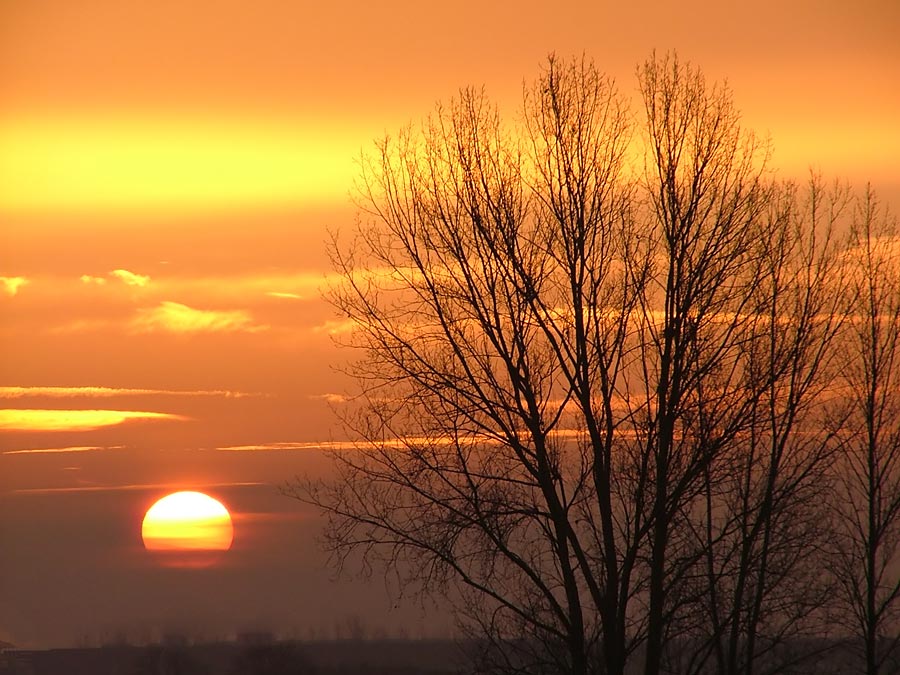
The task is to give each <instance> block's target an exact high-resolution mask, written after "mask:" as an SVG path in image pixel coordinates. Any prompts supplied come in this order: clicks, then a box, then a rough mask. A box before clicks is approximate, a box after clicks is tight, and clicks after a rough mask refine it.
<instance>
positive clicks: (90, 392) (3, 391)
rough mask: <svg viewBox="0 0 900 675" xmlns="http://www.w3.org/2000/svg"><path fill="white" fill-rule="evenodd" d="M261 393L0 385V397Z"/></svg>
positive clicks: (230, 395)
mask: <svg viewBox="0 0 900 675" xmlns="http://www.w3.org/2000/svg"><path fill="white" fill-rule="evenodd" d="M262 395H263V394H259V393H252V392H245V391H230V390H227V389H199V390H193V391H182V390H172V389H127V388H122V389H120V388H116V387H0V399H2V398H24V397H27V396H43V397H47V398H74V397H84V398H111V397H113V396H221V397H224V398H247V397H251V396H262Z"/></svg>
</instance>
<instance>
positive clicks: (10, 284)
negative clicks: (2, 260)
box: [0, 277, 29, 297]
mask: <svg viewBox="0 0 900 675" xmlns="http://www.w3.org/2000/svg"><path fill="white" fill-rule="evenodd" d="M27 283H29V282H28V279H26V278H25V277H0V286H2V287H3V292H4V293H6V294H7V295H8V296H10V297H12V296H14V295H16V294H17V293H18V292H19V289H20V288H22V286H24V285H25V284H27Z"/></svg>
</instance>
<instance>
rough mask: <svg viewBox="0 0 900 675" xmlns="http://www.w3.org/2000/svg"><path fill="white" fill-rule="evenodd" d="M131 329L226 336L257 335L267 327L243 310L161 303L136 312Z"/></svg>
mask: <svg viewBox="0 0 900 675" xmlns="http://www.w3.org/2000/svg"><path fill="white" fill-rule="evenodd" d="M131 328H132V330H134V331H135V332H140V333H145V332H167V333H222V332H225V333H228V332H235V331H245V332H257V331H261V330H265V329H266V328H268V326H265V325H262V324H257V323H256V322H254V320H253V317H252V316H251V315H250V313H249V312H246V311H244V310H212V309H195V308H193V307H188V306H187V305H182V304H181V303H179V302H171V301H168V300H164V301H163V302H161V303H160V304H159V305H157V306H156V307H153V308H150V309H139V310H138V315H137V317H136V318H135V319H133V320H132V322H131Z"/></svg>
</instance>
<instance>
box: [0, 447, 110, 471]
mask: <svg viewBox="0 0 900 675" xmlns="http://www.w3.org/2000/svg"><path fill="white" fill-rule="evenodd" d="M124 447H125V446H124V445H72V446H68V447H65V448H29V449H27V450H6V451H5V452H0V455H57V454H66V453H70V452H91V451H93V450H121V449H122V448H124ZM70 468H71V467H70Z"/></svg>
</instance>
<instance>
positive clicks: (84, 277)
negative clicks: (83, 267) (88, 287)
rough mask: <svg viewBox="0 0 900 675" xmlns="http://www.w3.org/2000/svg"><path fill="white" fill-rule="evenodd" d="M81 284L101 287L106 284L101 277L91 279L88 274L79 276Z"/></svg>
mask: <svg viewBox="0 0 900 675" xmlns="http://www.w3.org/2000/svg"><path fill="white" fill-rule="evenodd" d="M81 283H83V284H95V285H97V286H103V285H105V284H106V279H104V278H103V277H92V276H91V275H90V274H82V275H81Z"/></svg>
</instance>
